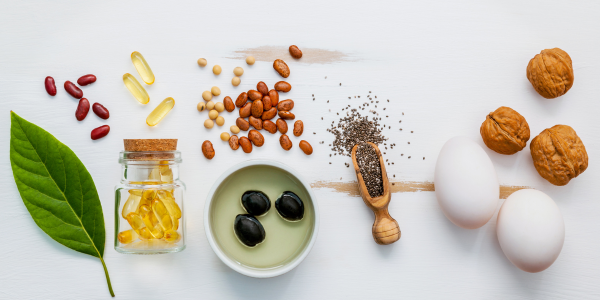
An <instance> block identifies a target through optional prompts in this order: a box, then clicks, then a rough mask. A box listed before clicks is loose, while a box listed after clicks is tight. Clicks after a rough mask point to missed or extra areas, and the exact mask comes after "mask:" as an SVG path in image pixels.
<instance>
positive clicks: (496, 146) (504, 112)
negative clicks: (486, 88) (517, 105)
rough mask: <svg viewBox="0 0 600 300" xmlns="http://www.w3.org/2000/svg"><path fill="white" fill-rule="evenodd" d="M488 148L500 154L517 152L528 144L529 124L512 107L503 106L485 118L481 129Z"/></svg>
mask: <svg viewBox="0 0 600 300" xmlns="http://www.w3.org/2000/svg"><path fill="white" fill-rule="evenodd" d="M479 132H480V133H481V137H482V138H483V142H484V143H485V145H486V146H488V148H490V149H492V150H494V151H496V152H498V153H500V154H507V155H510V154H515V153H517V152H519V151H521V150H523V148H525V146H526V145H527V141H528V140H529V124H527V121H525V118H523V116H521V115H520V114H519V113H518V112H516V111H515V110H514V109H512V108H510V107H505V106H502V107H500V108H498V109H496V110H495V111H494V112H491V113H490V114H489V115H487V117H486V118H485V121H483V123H482V124H481V128H480V129H479Z"/></svg>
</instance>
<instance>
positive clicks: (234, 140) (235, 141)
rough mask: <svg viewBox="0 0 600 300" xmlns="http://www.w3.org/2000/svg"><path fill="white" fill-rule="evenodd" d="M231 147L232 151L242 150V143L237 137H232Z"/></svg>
mask: <svg viewBox="0 0 600 300" xmlns="http://www.w3.org/2000/svg"><path fill="white" fill-rule="evenodd" d="M229 147H231V150H237V149H239V148H240V141H239V140H238V137H237V135H232V136H231V137H229Z"/></svg>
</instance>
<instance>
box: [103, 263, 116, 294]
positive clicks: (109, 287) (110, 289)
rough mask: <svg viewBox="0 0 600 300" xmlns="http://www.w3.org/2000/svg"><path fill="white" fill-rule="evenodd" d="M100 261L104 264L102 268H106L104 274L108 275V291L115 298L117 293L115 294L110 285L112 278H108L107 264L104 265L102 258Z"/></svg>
mask: <svg viewBox="0 0 600 300" xmlns="http://www.w3.org/2000/svg"><path fill="white" fill-rule="evenodd" d="M100 261H101V262H102V267H104V274H105V275H106V284H108V291H109V292H110V295H111V296H113V297H114V296H115V292H113V289H112V285H111V284H110V277H109V276H108V269H107V268H106V264H105V263H104V259H102V257H100Z"/></svg>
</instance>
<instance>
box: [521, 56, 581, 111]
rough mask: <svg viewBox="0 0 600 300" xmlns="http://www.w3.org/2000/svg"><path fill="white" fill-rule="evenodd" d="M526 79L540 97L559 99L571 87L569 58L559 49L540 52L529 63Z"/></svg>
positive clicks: (571, 77)
mask: <svg viewBox="0 0 600 300" xmlns="http://www.w3.org/2000/svg"><path fill="white" fill-rule="evenodd" d="M527 79H529V82H531V85H533V88H534V89H535V90H536V91H537V92H538V93H539V94H540V95H542V97H544V98H547V99H552V98H556V97H560V96H562V95H564V94H566V93H567V91H569V89H570V88H571V87H572V86H573V80H574V77H573V63H572V62H571V57H570V56H569V54H567V52H565V51H563V50H561V49H559V48H554V49H546V50H542V52H540V54H537V55H536V56H534V57H533V58H532V59H531V60H530V61H529V64H528V65H527Z"/></svg>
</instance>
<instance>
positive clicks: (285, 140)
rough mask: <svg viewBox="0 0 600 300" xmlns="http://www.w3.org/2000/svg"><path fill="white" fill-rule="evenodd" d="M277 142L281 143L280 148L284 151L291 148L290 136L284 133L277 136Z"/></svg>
mask: <svg viewBox="0 0 600 300" xmlns="http://www.w3.org/2000/svg"><path fill="white" fill-rule="evenodd" d="M279 144H280V145H281V148H283V150H285V151H289V150H290V149H292V141H290V138H289V137H288V136H287V135H285V134H282V135H281V137H280V138H279Z"/></svg>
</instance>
